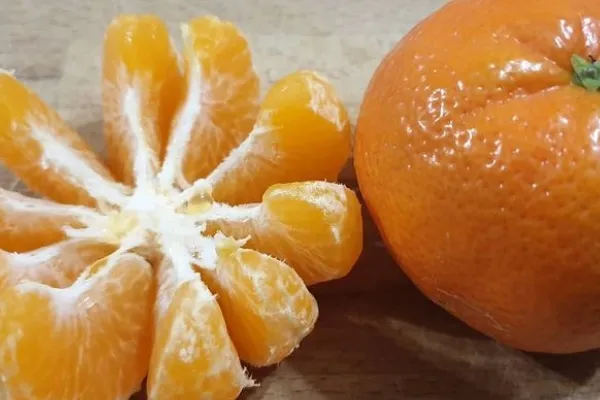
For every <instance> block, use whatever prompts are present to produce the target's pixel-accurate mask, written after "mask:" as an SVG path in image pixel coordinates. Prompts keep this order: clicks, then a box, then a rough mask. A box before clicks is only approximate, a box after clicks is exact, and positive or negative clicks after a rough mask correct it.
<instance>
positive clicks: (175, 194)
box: [46, 66, 260, 283]
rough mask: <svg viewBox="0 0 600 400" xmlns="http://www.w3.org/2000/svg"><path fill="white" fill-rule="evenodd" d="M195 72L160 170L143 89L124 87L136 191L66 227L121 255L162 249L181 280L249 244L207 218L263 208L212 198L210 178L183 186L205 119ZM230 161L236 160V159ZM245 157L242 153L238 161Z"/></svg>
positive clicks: (252, 213)
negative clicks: (227, 250)
mask: <svg viewBox="0 0 600 400" xmlns="http://www.w3.org/2000/svg"><path fill="white" fill-rule="evenodd" d="M191 71H192V72H191V75H190V78H189V85H190V86H189V90H188V92H187V97H186V99H185V102H184V105H183V107H182V109H181V110H182V111H181V112H180V113H179V114H178V117H177V119H176V122H175V123H174V125H173V126H174V128H173V130H172V135H171V139H170V141H169V145H168V147H167V150H166V156H165V160H164V162H163V164H162V167H161V168H160V170H159V171H154V169H153V168H152V166H153V159H154V158H155V157H156V156H155V154H153V153H152V150H151V148H150V146H148V145H147V144H146V141H145V132H144V129H145V125H144V124H143V120H142V118H143V117H142V115H143V111H144V110H142V109H141V107H142V102H141V101H140V89H139V88H138V87H136V86H134V85H129V86H127V87H124V88H120V92H121V93H123V97H122V98H121V101H122V105H121V107H120V110H121V112H122V113H123V115H122V117H123V118H122V119H121V120H122V121H124V123H126V124H127V129H125V130H124V131H125V132H128V134H129V136H130V137H127V138H123V140H129V141H130V143H131V146H130V148H131V150H132V152H133V154H132V159H133V175H134V181H135V182H136V183H137V185H136V186H135V188H134V190H133V193H132V194H131V195H128V196H126V197H125V198H124V199H120V202H119V204H118V207H116V208H113V210H112V211H111V212H110V213H103V214H101V215H98V216H97V217H96V218H95V219H94V220H93V221H91V222H90V221H89V218H88V221H87V222H88V223H87V227H86V228H84V229H73V228H66V232H67V235H68V236H70V237H71V238H90V239H91V238H93V239H97V240H101V241H106V242H110V243H113V244H116V245H118V246H119V249H118V250H117V252H116V253H117V254H122V253H124V252H126V251H129V250H133V251H136V250H139V252H140V253H141V254H148V253H151V254H156V252H157V251H159V252H160V253H161V254H163V255H165V256H168V257H169V258H170V259H171V261H172V263H173V266H174V269H175V271H176V275H177V280H178V281H179V283H180V282H182V281H186V280H190V279H193V278H194V277H195V273H194V266H197V267H200V268H207V269H214V268H216V267H217V264H218V248H219V246H221V245H231V244H234V245H237V246H242V245H243V244H244V243H245V240H241V241H240V240H238V241H227V238H226V237H224V236H223V235H215V236H214V237H210V236H207V235H205V234H204V232H205V230H206V222H208V221H212V220H226V221H246V220H248V219H249V218H256V217H257V216H258V213H259V211H260V206H259V205H250V206H235V207H234V206H228V205H226V204H220V203H216V202H213V201H212V198H211V191H212V185H211V183H210V182H209V181H208V180H205V179H200V180H198V181H196V182H194V183H192V184H191V185H188V184H187V183H186V184H185V185H182V184H181V177H182V175H183V173H182V167H183V159H184V156H185V152H186V149H187V144H188V143H189V140H190V136H191V132H192V128H193V126H194V123H196V121H197V120H198V119H199V118H200V117H201V116H200V112H201V111H202V110H201V103H202V101H201V98H202V96H203V91H204V89H203V87H204V86H205V84H204V83H203V82H202V76H201V72H200V68H199V66H196V67H193V66H192V69H191ZM53 148H56V146H55V147H51V149H53ZM246 150H250V149H249V148H248V149H246ZM48 151H49V150H47V151H46V152H48ZM240 156H243V154H240ZM234 158H237V157H234ZM227 160H228V161H227V162H228V163H231V162H232V160H231V157H229V158H228V159H227ZM240 160H241V157H240V159H238V160H237V161H238V162H239V161H240ZM224 162H225V161H224ZM233 162H234V163H235V162H236V160H235V159H234V160H233ZM82 182H85V181H82ZM87 182H90V181H87ZM182 186H184V187H182ZM186 186H187V187H186ZM105 187H106V185H96V186H95V187H94V188H92V187H89V185H85V189H86V190H88V191H90V192H91V193H92V195H93V196H94V197H95V198H97V199H99V200H101V201H106V198H107V197H109V194H110V193H105V189H104V188H105ZM91 189H95V191H92V190H91ZM190 202H192V203H196V204H200V205H202V207H201V208H202V209H201V210H200V211H198V212H194V211H190V209H191V206H190ZM111 203H112V204H114V202H111Z"/></svg>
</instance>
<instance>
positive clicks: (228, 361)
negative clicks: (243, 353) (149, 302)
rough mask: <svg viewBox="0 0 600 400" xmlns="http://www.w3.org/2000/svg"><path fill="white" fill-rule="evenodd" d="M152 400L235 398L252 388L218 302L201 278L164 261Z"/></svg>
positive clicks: (151, 374) (160, 273)
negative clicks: (243, 390) (249, 387)
mask: <svg viewBox="0 0 600 400" xmlns="http://www.w3.org/2000/svg"><path fill="white" fill-rule="evenodd" d="M158 283H159V292H158V296H157V300H156V307H155V318H156V322H155V328H154V329H155V333H154V345H153V346H154V347H153V350H152V358H151V361H150V372H149V374H148V383H147V385H148V399H149V400H171V399H173V400H176V399H200V398H203V399H223V400H227V399H235V398H237V396H238V395H239V394H240V392H241V391H242V389H244V388H245V387H247V386H250V385H252V382H251V381H250V380H249V378H248V377H247V376H246V374H245V371H244V369H243V367H242V365H241V363H240V360H239V357H238V355H237V352H236V350H235V347H234V345H233V343H232V341H231V339H230V338H229V335H228V332H227V328H226V325H225V320H224V319H223V315H222V314H221V311H220V309H219V306H218V304H217V301H216V299H215V298H214V296H213V295H212V294H211V293H210V291H209V290H208V288H207V287H206V285H205V284H204V283H203V282H202V281H201V279H200V277H199V276H198V274H196V273H195V272H193V271H192V270H191V269H189V266H186V267H185V268H175V267H174V266H173V264H172V263H171V262H170V261H169V260H168V259H165V261H163V262H162V263H160V267H159V271H158Z"/></svg>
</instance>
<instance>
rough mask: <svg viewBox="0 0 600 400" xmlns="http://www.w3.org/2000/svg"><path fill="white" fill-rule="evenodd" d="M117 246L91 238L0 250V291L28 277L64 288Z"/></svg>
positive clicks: (51, 285) (31, 279)
mask: <svg viewBox="0 0 600 400" xmlns="http://www.w3.org/2000/svg"><path fill="white" fill-rule="evenodd" d="M113 250H114V248H113V247H112V246H109V245H105V244H101V243H97V242H95V241H89V240H78V239H74V240H66V241H63V242H59V243H55V244H53V245H50V246H47V247H41V248H39V249H36V250H32V251H28V252H25V253H9V252H6V251H3V250H0V291H2V289H4V288H5V287H8V286H13V285H16V284H18V283H20V282H23V281H25V280H29V281H33V282H39V283H43V284H45V285H48V286H50V287H55V288H64V287H67V286H69V285H71V284H72V283H73V282H75V280H76V279H77V277H78V276H79V275H80V274H81V273H82V272H83V271H84V270H85V269H86V268H87V267H88V266H89V265H90V264H92V263H94V262H96V261H98V260H100V259H102V258H104V257H106V256H108V255H109V254H110V253H111V252H112V251H113Z"/></svg>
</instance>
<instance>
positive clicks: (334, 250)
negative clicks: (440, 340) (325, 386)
mask: <svg viewBox="0 0 600 400" xmlns="http://www.w3.org/2000/svg"><path fill="white" fill-rule="evenodd" d="M182 33H183V36H184V51H183V56H182V57H179V55H178V54H177V52H176V50H175V48H174V47H173V46H172V45H171V39H170V37H169V35H168V34H167V28H166V26H165V25H164V23H163V22H162V21H161V20H160V19H159V18H158V17H156V16H152V15H125V16H120V17H117V18H115V20H113V21H112V22H111V24H110V25H109V26H108V28H107V32H106V36H105V46H104V53H103V54H104V58H103V96H102V105H103V110H104V118H105V131H104V134H105V138H106V143H107V152H108V154H107V164H108V166H104V164H103V163H102V162H101V161H100V160H99V158H98V157H97V156H95V155H94V154H93V153H92V152H91V151H90V150H89V149H88V148H87V147H85V145H84V142H83V140H82V139H81V138H80V137H79V136H77V134H76V133H75V132H74V131H73V130H72V129H71V128H69V127H68V125H67V123H66V122H64V121H62V120H61V119H60V118H59V116H58V115H57V114H56V113H55V112H54V111H52V109H51V108H50V106H49V105H47V104H45V103H44V102H43V101H42V100H41V99H40V98H39V97H38V96H37V95H36V94H35V93H33V92H31V91H30V90H29V89H27V88H26V87H25V86H24V85H23V84H22V83H21V82H19V81H18V80H17V79H16V78H15V77H14V76H11V75H9V74H1V75H0V93H1V94H0V128H1V130H0V141H2V142H3V144H4V145H5V149H6V150H2V151H0V161H2V162H3V163H4V164H5V165H6V166H7V167H9V168H10V169H12V170H13V171H14V172H15V174H17V175H18V176H19V177H20V178H21V179H23V180H24V181H25V182H26V183H28V184H29V185H30V186H32V188H35V189H37V191H38V192H39V193H40V194H42V195H45V196H46V197H48V199H34V198H29V197H26V196H23V195H20V194H17V193H13V192H11V191H7V190H0V224H3V225H2V227H3V228H4V229H0V249H2V250H3V251H0V266H1V268H0V314H1V315H2V321H0V345H2V346H3V347H2V348H3V349H5V350H4V351H3V352H2V353H0V354H2V357H4V361H5V362H4V363H0V378H1V380H2V382H4V384H5V385H4V388H3V389H4V390H5V391H6V392H7V393H8V395H9V396H12V397H11V398H15V399H21V398H34V399H38V398H40V399H41V398H48V397H52V398H54V397H57V396H58V397H61V396H62V397H65V398H67V397H68V398H86V399H95V398H99V399H100V398H101V399H117V398H119V399H121V398H126V397H127V396H129V395H131V394H132V393H134V392H135V391H136V390H137V389H138V388H139V386H140V384H141V382H142V379H143V378H144V376H147V378H148V380H147V395H148V398H149V399H160V400H166V399H180V398H218V399H224V400H227V399H234V398H236V397H237V396H238V395H239V394H240V393H241V391H242V390H243V389H244V388H246V387H250V386H252V385H254V382H253V380H252V379H251V378H250V377H249V376H248V374H247V372H246V369H245V367H244V365H245V364H249V365H254V366H268V365H273V364H276V363H279V362H281V361H282V360H284V359H285V358H286V357H287V356H288V355H290V354H291V353H292V352H293V351H294V350H295V349H296V348H297V347H298V345H299V343H300V342H301V341H302V340H303V339H304V338H305V337H306V336H307V335H308V334H309V333H310V332H311V331H312V330H313V329H314V326H315V324H316V321H317V317H318V307H317V303H316V300H315V298H314V297H313V296H312V294H311V293H310V291H309V289H308V288H307V285H310V284H314V283H317V282H324V281H328V280H332V279H337V278H341V277H343V276H345V275H346V274H347V273H348V272H349V271H350V269H351V268H352V266H353V265H354V263H355V262H356V260H357V258H358V256H359V255H360V253H361V250H362V219H361V207H360V204H359V202H358V199H357V197H356V195H355V193H354V192H352V191H351V190H349V189H347V188H346V187H344V186H343V185H341V184H339V183H335V182H333V181H334V180H335V179H336V178H337V175H338V173H339V172H340V171H341V169H342V167H343V165H344V163H345V162H346V160H347V158H348V156H349V152H350V128H349V122H348V115H347V111H346V109H345V107H344V105H343V104H342V102H341V101H340V99H339V98H338V97H337V95H336V93H335V90H334V88H333V86H332V85H331V84H330V83H329V82H328V81H327V80H326V79H325V78H323V77H320V76H318V75H317V74H315V73H314V72H310V71H298V72H293V73H289V74H288V75H286V76H284V77H282V78H281V79H280V80H279V81H278V82H277V83H276V84H275V85H274V86H273V87H272V88H271V89H270V90H269V91H268V93H267V94H266V95H265V97H264V99H263V100H262V101H260V100H259V94H258V87H259V84H258V77H257V76H256V74H255V72H254V70H253V66H252V60H251V57H250V50H249V45H248V43H247V41H246V39H245V38H244V37H243V35H242V33H241V32H240V31H239V30H238V29H237V28H236V27H235V26H234V25H233V24H232V23H230V22H227V21H222V20H220V19H218V18H215V17H201V18H196V19H193V20H192V21H190V22H188V23H186V24H184V25H182ZM180 60H181V61H180ZM11 99H16V101H14V102H12V101H11ZM25 146H27V148H26V147H25ZM25 165H27V166H28V168H25ZM15 252H16V253H15ZM67 316H68V318H69V319H68V320H65V318H66V317H67ZM39 332H50V333H49V334H48V335H47V337H44V338H43V340H39V338H38V336H37V335H39ZM33 352H35V354H38V356H37V357H32V356H31V354H34V353H33ZM107 354H108V355H109V356H108V357H107ZM60 357H62V358H60ZM59 358H60V360H62V361H60V360H59ZM55 366H56V371H55V373H54V374H53V375H52V376H50V375H44V374H42V375H37V374H38V372H39V371H43V370H50V369H54V368H55ZM53 371H54V370H53ZM94 372H98V373H102V374H103V375H102V376H106V377H107V379H108V380H107V382H111V384H110V385H107V384H106V382H99V381H97V380H93V379H92V377H93V373H94ZM61 388H62V389H61ZM60 390H63V391H62V392H60V393H59V391H60Z"/></svg>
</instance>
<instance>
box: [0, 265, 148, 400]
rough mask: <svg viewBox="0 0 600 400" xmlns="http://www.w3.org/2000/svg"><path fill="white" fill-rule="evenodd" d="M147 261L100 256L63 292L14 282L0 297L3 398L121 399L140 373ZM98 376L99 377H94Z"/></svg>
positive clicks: (145, 352) (143, 351) (144, 361)
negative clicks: (99, 259) (100, 257)
mask: <svg viewBox="0 0 600 400" xmlns="http://www.w3.org/2000/svg"><path fill="white" fill-rule="evenodd" d="M152 293H153V279H152V274H151V269H150V266H149V264H148V263H147V262H146V261H144V260H143V259H142V258H141V257H139V256H136V255H121V256H118V257H112V258H105V259H103V260H101V261H99V262H96V263H95V264H92V265H91V266H90V267H89V268H88V269H87V273H86V274H84V275H82V277H81V278H80V279H78V280H77V281H75V282H74V283H73V284H72V285H71V286H69V287H67V288H60V289H57V288H52V287H49V286H46V285H44V284H41V283H37V282H30V281H29V282H21V283H19V284H17V285H15V286H12V287H9V288H6V289H5V290H3V291H2V293H1V294H0V374H1V375H2V379H3V382H4V384H5V388H6V391H7V393H8V398H11V399H26V398H27V399H31V398H33V399H86V400H96V399H97V400H106V399H126V398H128V396H130V395H132V394H133V393H135V391H136V390H137V389H139V387H140V385H141V383H142V380H143V377H144V375H145V374H146V371H147V368H148V358H149V353H150V340H149V339H150V336H149V334H148V333H149V329H150V326H151V309H152V301H153V300H152V298H153V295H152ZM100 378H101V379H100Z"/></svg>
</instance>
